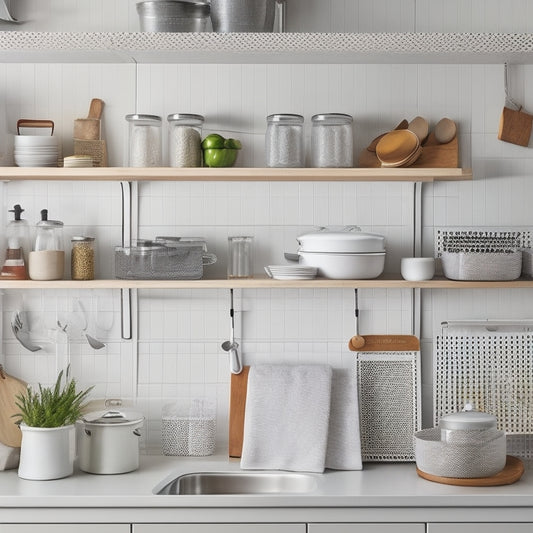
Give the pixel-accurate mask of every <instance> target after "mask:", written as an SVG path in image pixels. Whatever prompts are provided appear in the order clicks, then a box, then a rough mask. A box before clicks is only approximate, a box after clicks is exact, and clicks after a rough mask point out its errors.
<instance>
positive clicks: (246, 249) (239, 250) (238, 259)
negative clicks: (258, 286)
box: [228, 236, 254, 278]
mask: <svg viewBox="0 0 533 533" xmlns="http://www.w3.org/2000/svg"><path fill="white" fill-rule="evenodd" d="M253 240H254V238H253V237H249V236H246V237H241V236H235V237H228V278H252V277H253V248H252V245H253Z"/></svg>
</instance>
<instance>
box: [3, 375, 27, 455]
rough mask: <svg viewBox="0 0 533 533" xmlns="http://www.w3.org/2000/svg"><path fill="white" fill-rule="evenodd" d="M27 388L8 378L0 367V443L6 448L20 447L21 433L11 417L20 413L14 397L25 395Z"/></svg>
mask: <svg viewBox="0 0 533 533" xmlns="http://www.w3.org/2000/svg"><path fill="white" fill-rule="evenodd" d="M27 388H28V386H27V384H26V383H24V382H23V381H21V380H20V379H17V378H15V377H13V376H10V375H9V374H8V373H7V372H6V371H5V370H4V369H3V368H2V365H0V442H1V443H2V444H5V445H6V446H11V447H13V448H19V447H20V443H21V441H22V432H21V431H20V428H19V427H18V425H17V424H15V419H14V418H13V415H15V414H17V413H18V412H19V411H20V409H19V408H18V407H17V405H16V401H17V400H16V396H18V395H19V394H25V393H26V390H27Z"/></svg>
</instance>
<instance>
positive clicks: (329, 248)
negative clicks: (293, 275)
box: [297, 226, 386, 279]
mask: <svg viewBox="0 0 533 533" xmlns="http://www.w3.org/2000/svg"><path fill="white" fill-rule="evenodd" d="M297 240H298V243H299V244H300V248H299V249H298V256H299V263H300V264H302V265H305V266H313V267H316V268H318V275H319V276H323V277H325V278H330V279H373V278H377V277H378V276H380V275H381V274H382V273H383V269H384V267H385V254H386V252H385V237H384V236H383V235H379V234H377V233H364V232H362V231H361V228H359V227H357V226H343V227H336V226H330V227H323V228H320V229H319V230H318V231H313V232H310V233H305V234H303V235H300V236H299V237H298V238H297Z"/></svg>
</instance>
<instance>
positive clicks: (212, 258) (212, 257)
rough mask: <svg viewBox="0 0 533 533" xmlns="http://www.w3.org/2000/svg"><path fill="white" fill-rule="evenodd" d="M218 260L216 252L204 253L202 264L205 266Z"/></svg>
mask: <svg viewBox="0 0 533 533" xmlns="http://www.w3.org/2000/svg"><path fill="white" fill-rule="evenodd" d="M216 262H217V256H216V255H215V254H203V255H202V264H203V265H204V266H206V265H213V264H215V263H216Z"/></svg>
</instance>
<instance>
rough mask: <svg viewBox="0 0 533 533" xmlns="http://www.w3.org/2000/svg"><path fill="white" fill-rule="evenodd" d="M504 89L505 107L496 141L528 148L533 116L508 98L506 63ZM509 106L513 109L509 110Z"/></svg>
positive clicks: (505, 67)
mask: <svg viewBox="0 0 533 533" xmlns="http://www.w3.org/2000/svg"><path fill="white" fill-rule="evenodd" d="M504 88H505V106H504V108H503V111H502V114H501V115H500V124H499V127H498V139H499V140H500V141H504V142H508V143H512V144H517V145H519V146H528V145H529V138H530V137H531V127H532V124H533V116H532V115H530V114H528V113H525V112H524V111H522V106H521V105H519V104H518V103H516V102H515V101H514V100H513V99H512V98H511V97H510V96H509V70H508V68H507V63H505V65H504ZM509 105H511V106H513V107H514V108H515V109H511V107H509Z"/></svg>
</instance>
